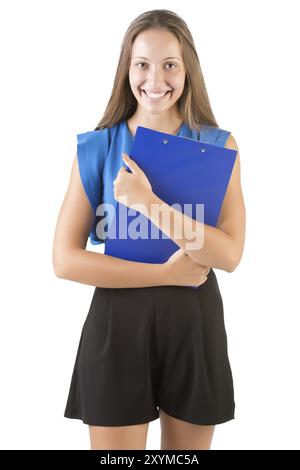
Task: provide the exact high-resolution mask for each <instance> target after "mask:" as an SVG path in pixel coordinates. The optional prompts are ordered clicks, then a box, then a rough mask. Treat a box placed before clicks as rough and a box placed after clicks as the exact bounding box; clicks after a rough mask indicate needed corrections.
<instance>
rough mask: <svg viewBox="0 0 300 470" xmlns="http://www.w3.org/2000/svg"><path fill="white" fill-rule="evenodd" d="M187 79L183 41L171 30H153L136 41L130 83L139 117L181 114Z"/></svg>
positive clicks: (132, 55)
mask: <svg viewBox="0 0 300 470" xmlns="http://www.w3.org/2000/svg"><path fill="white" fill-rule="evenodd" d="M184 81H185V69H184V64H183V60H182V55H181V48H180V43H179V41H178V40H177V38H176V36H174V35H173V34H172V33H170V32H169V31H167V30H162V29H149V30H147V31H143V32H142V33H140V34H139V35H138V36H137V37H136V38H135V41H134V42H133V45H132V52H131V63H130V69H129V82H130V86H131V90H132V93H133V94H134V96H135V98H136V100H137V114H139V116H144V117H145V116H148V117H149V114H150V115H152V116H153V115H162V116H164V118H166V117H171V115H173V114H174V115H176V116H177V114H178V113H177V106H176V102H177V100H178V99H179V98H180V96H181V94H182V92H183V89H184Z"/></svg>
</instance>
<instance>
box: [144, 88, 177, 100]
mask: <svg viewBox="0 0 300 470" xmlns="http://www.w3.org/2000/svg"><path fill="white" fill-rule="evenodd" d="M142 92H143V96H146V97H147V98H148V99H150V100H151V101H158V100H160V99H161V98H164V97H165V96H166V95H167V94H168V93H170V92H171V90H167V91H166V92H163V93H150V91H148V92H147V91H145V90H143V89H142Z"/></svg>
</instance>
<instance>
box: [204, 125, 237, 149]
mask: <svg viewBox="0 0 300 470" xmlns="http://www.w3.org/2000/svg"><path fill="white" fill-rule="evenodd" d="M229 135H230V132H229V131H226V130H224V129H220V128H219V127H214V126H209V125H205V126H203V128H202V129H201V130H200V141H201V142H204V143H207V144H213V145H218V146H219V147H224V146H225V144H226V142H227V139H228V137H229Z"/></svg>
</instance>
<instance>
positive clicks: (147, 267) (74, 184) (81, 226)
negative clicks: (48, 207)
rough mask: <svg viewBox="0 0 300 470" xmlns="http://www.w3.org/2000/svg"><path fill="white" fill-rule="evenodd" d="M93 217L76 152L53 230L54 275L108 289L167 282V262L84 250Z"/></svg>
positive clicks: (157, 284) (169, 280) (168, 279)
mask: <svg viewBox="0 0 300 470" xmlns="http://www.w3.org/2000/svg"><path fill="white" fill-rule="evenodd" d="M93 219H94V214H93V211H92V208H91V205H90V202H89V200H88V198H87V196H86V194H85V191H84V188H83V185H82V182H81V178H80V174H79V167H78V160H77V155H76V156H75V159H74V161H73V165H72V171H71V176H70V181H69V186H68V189H67V193H66V195H65V198H64V200H63V203H62V207H61V209H60V212H59V216H58V221H57V224H56V229H55V236H54V243H53V252H52V259H53V268H54V272H55V274H56V276H57V277H59V278H63V279H68V280H70V281H75V282H80V283H83V284H89V285H92V286H97V287H111V288H113V287H117V288H118V287H148V286H159V285H160V286H161V285H170V283H171V279H170V278H169V275H168V273H169V271H170V269H169V267H168V265H167V264H164V263H163V264H152V263H139V262H135V261H127V260H123V259H120V258H115V257H113V256H109V255H105V254H102V253H95V252H93V251H88V250H86V244H87V239H88V236H89V233H90V230H91V226H92V223H93Z"/></svg>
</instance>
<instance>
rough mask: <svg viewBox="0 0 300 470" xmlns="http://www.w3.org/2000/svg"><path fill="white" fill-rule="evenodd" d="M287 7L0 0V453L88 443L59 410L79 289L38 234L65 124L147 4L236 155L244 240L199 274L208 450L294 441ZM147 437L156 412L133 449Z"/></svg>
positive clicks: (50, 216)
mask: <svg viewBox="0 0 300 470" xmlns="http://www.w3.org/2000/svg"><path fill="white" fill-rule="evenodd" d="M297 3H298V2H297V1H292V0H286V1H284V2H283V1H281V2H280V1H275V0H272V1H267V0H264V1H263V2H262V1H253V0H252V1H251V2H250V1H244V2H240V1H238V0H236V1H235V0H227V1H226V2H224V1H216V0H210V1H209V2H207V1H201V0H199V1H198V2H195V1H189V0H185V1H184V2H182V1H175V0H172V1H164V2H155V1H153V0H151V2H150V1H142V0H139V1H138V2H123V3H121V2H120V3H119V4H118V5H117V6H116V4H115V3H113V2H110V3H109V2H101V1H100V0H98V1H92V0H85V1H74V0H73V1H66V0H65V1H53V0H52V1H51V2H50V1H42V2H41V1H29V0H28V1H26V2H23V1H9V2H1V7H0V44H1V69H2V71H1V76H0V77H1V78H0V79H1V87H0V93H1V96H0V98H1V186H0V187H1V216H2V230H1V270H2V281H1V287H2V288H1V297H0V299H1V325H0V334H1V339H0V347H1V351H0V358H1V387H0V393H1V397H0V399H1V401H0V403H1V440H0V441H1V443H0V445H1V448H3V449H88V448H89V437H88V427H87V425H85V424H83V423H82V422H81V421H79V420H71V419H67V418H64V417H63V412H64V408H65V404H66V399H67V393H68V390H69V384H70V379H71V373H72V369H73V364H74V360H75V354H76V351H77V346H78V341H79V337H80V332H81V328H82V325H83V322H84V320H85V317H86V315H87V311H88V307H89V304H90V301H91V296H92V293H93V291H94V287H93V286H87V285H82V284H79V283H75V282H71V281H65V280H62V279H59V278H57V277H56V276H55V274H54V271H53V267H52V243H53V236H54V229H55V224H56V221H57V216H58V212H59V209H60V206H61V204H62V201H63V198H64V195H65V192H66V189H67V185H68V181H69V176H70V171H71V164H72V161H73V158H74V156H75V152H76V134H77V133H80V132H85V131H87V130H93V129H94V128H95V126H96V124H97V123H98V121H99V120H100V118H101V117H102V113H103V112H104V109H105V106H106V104H107V102H108V99H109V96H110V92H111V88H112V82H113V79H114V76H115V71H116V66H117V61H118V57H119V51H120V45H121V41H122V39H123V36H124V34H125V31H126V29H127V27H128V25H129V23H130V22H131V21H132V20H133V19H134V18H135V17H137V16H138V15H139V14H141V13H142V12H144V11H147V10H151V9H154V8H167V9H171V10H173V11H175V12H176V13H178V14H179V15H180V16H182V18H183V19H184V20H185V21H186V22H187V24H188V26H189V28H190V30H191V32H192V35H193V37H194V40H195V44H196V47H197V51H198V55H199V58H200V63H201V67H202V70H203V74H204V78H205V82H206V85H207V89H208V93H209V98H210V101H211V105H212V108H213V111H214V113H215V116H216V119H217V121H218V124H219V126H220V127H222V128H223V129H227V130H229V131H231V132H232V134H233V136H234V137H235V139H236V141H237V143H238V146H239V149H240V158H241V170H242V186H243V192H244V198H245V204H246V211H247V233H246V245H245V250H244V254H243V258H242V261H241V263H240V265H239V266H238V268H237V269H236V270H235V271H234V272H233V273H230V274H229V273H226V272H224V271H221V270H216V271H215V272H216V275H217V278H218V281H219V286H220V290H221V293H222V297H223V302H224V309H225V310H224V313H225V323H226V330H227V335H228V349H229V357H230V361H231V367H232V372H233V376H234V385H235V399H236V418H235V419H234V420H232V421H230V422H227V423H224V424H222V425H218V426H216V431H215V435H214V439H213V444H212V449H299V448H300V445H299V444H300V443H299V421H300V407H299V396H300V387H299V385H300V384H299V357H300V354H299V353H300V347H299V343H300V341H299V326H300V322H299V312H300V309H299V280H298V265H299V220H298V219H299V217H298V215H299V212H298V204H297V202H296V201H299V168H300V167H299V158H300V155H299V83H300V76H299V75H300V73H299V70H300V67H299V47H298V48H297V43H298V44H299V42H300V38H299V21H298V19H299V15H297V7H298V4H297ZM298 13H299V12H298ZM297 29H298V33H297ZM297 34H298V37H297ZM87 248H88V249H95V250H96V251H97V250H98V251H99V250H100V247H92V246H91V245H90V244H89V245H88V246H87ZM101 249H102V248H101ZM159 438H160V426H159V420H156V421H154V422H151V423H150V426H149V433H148V442H147V449H159V448H160V447H159V445H160V443H159Z"/></svg>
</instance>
